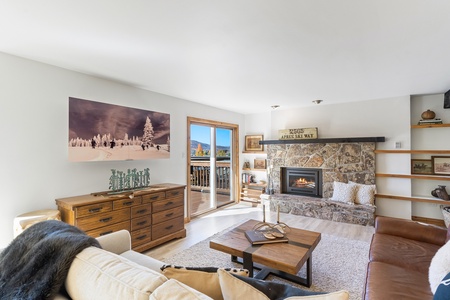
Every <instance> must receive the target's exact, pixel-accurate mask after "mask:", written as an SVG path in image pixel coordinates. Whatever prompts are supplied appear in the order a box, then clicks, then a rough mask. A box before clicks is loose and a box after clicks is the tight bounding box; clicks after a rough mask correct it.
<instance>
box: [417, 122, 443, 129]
mask: <svg viewBox="0 0 450 300" xmlns="http://www.w3.org/2000/svg"><path fill="white" fill-rule="evenodd" d="M439 127H450V124H448V123H447V124H425V125H411V128H439Z"/></svg>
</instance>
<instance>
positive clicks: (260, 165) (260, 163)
mask: <svg viewBox="0 0 450 300" xmlns="http://www.w3.org/2000/svg"><path fill="white" fill-rule="evenodd" d="M253 168H254V169H263V170H264V169H266V160H265V159H261V158H255V161H254V162H253Z"/></svg>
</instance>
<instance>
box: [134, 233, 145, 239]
mask: <svg viewBox="0 0 450 300" xmlns="http://www.w3.org/2000/svg"><path fill="white" fill-rule="evenodd" d="M146 237H147V235H146V234H144V235H141V236H138V237H137V238H136V239H137V240H143V239H145V238H146Z"/></svg>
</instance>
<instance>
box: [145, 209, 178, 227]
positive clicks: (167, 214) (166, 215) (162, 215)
mask: <svg viewBox="0 0 450 300" xmlns="http://www.w3.org/2000/svg"><path fill="white" fill-rule="evenodd" d="M182 216H184V206H178V207H175V208H172V209H168V210H164V211H162V212H158V213H154V214H153V215H152V224H158V223H161V222H164V221H167V220H170V219H173V218H176V217H182Z"/></svg>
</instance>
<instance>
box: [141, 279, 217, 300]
mask: <svg viewBox="0 0 450 300" xmlns="http://www.w3.org/2000/svg"><path fill="white" fill-rule="evenodd" d="M167 299H177V300H211V298H210V297H208V296H206V295H204V294H202V293H200V292H199V291H196V290H194V289H193V288H190V287H189V286H187V285H185V284H183V283H181V282H179V281H178V280H175V279H169V280H168V281H166V282H165V283H163V284H162V285H160V286H159V287H158V288H157V289H156V290H155V291H154V292H153V293H152V294H151V295H150V300H167Z"/></svg>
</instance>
